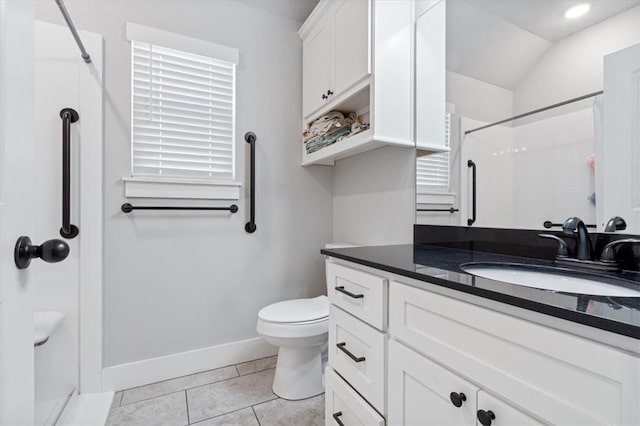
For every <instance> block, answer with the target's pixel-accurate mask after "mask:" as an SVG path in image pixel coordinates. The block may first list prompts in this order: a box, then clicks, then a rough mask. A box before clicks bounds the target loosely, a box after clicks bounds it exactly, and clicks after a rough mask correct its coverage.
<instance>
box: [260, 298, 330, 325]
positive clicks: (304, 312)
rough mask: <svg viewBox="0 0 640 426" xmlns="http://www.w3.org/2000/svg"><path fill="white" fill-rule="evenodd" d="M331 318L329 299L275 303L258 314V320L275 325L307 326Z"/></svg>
mask: <svg viewBox="0 0 640 426" xmlns="http://www.w3.org/2000/svg"><path fill="white" fill-rule="evenodd" d="M328 317H329V298H327V296H318V297H315V298H313V299H293V300H285V301H284V302H278V303H274V304H272V305H269V306H267V307H265V308H262V309H261V310H260V312H258V318H259V319H260V320H262V321H264V322H269V323H273V324H295V325H305V324H312V323H314V322H320V321H323V320H326V319H327V318H328Z"/></svg>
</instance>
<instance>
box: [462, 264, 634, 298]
mask: <svg viewBox="0 0 640 426" xmlns="http://www.w3.org/2000/svg"><path fill="white" fill-rule="evenodd" d="M460 269H462V270H463V271H465V272H467V273H469V274H472V275H476V276H478V277H482V278H489V279H491V280H496V281H502V282H506V283H510V284H515V285H521V286H525V287H533V288H539V289H543V290H551V291H557V292H564V293H575V294H588V295H592V296H610V297H640V285H638V289H637V290H636V289H632V288H627V287H623V286H618V285H615V284H610V283H607V282H604V281H600V280H599V279H598V277H591V276H583V277H573V276H570V275H567V274H566V272H564V273H563V272H556V271H554V270H553V268H545V269H541V270H538V269H533V268H529V267H526V266H518V265H510V264H504V265H499V264H497V265H496V264H491V265H487V264H484V265H483V264H468V265H460Z"/></svg>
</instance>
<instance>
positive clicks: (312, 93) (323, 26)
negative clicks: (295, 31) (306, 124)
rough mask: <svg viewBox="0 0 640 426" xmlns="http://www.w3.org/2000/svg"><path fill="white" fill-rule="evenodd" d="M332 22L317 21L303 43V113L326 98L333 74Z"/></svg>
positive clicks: (319, 105) (328, 20)
mask: <svg viewBox="0 0 640 426" xmlns="http://www.w3.org/2000/svg"><path fill="white" fill-rule="evenodd" d="M333 40H334V33H333V22H332V20H330V19H323V20H321V21H320V22H318V24H317V26H316V27H315V28H314V29H313V31H312V32H311V33H309V36H308V37H307V38H305V39H304V43H303V65H302V69H303V73H302V99H303V110H304V113H305V115H306V114H307V113H309V112H311V111H315V110H317V109H318V108H320V107H321V106H322V105H323V104H324V103H325V102H326V99H327V98H328V96H329V95H328V91H329V90H330V88H331V85H332V81H331V80H332V77H331V76H332V74H333V69H332V68H333V66H332V65H333V61H332V60H331V58H332V57H333V46H334V43H333Z"/></svg>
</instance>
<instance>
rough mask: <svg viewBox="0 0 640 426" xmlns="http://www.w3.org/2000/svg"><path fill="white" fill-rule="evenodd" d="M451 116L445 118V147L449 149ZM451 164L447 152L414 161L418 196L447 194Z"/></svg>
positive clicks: (448, 191)
mask: <svg viewBox="0 0 640 426" xmlns="http://www.w3.org/2000/svg"><path fill="white" fill-rule="evenodd" d="M450 142H451V114H447V115H446V116H445V145H446V147H447V148H450V147H451V143H450ZM450 172H451V164H450V161H449V152H440V153H437V154H429V155H424V156H422V157H418V158H417V159H416V185H417V187H418V191H417V192H418V194H449V193H450V187H449V186H450V185H449V177H450Z"/></svg>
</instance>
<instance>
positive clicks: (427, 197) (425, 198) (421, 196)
mask: <svg viewBox="0 0 640 426" xmlns="http://www.w3.org/2000/svg"><path fill="white" fill-rule="evenodd" d="M455 202H456V194H455V193H450V192H420V191H418V193H417V194H416V203H417V204H445V205H447V206H452V205H453V204H455Z"/></svg>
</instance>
